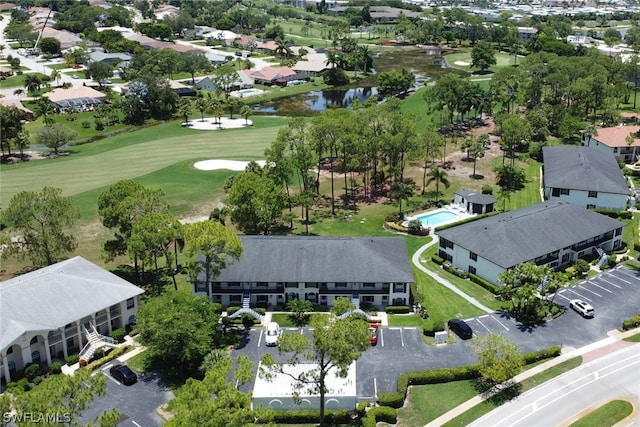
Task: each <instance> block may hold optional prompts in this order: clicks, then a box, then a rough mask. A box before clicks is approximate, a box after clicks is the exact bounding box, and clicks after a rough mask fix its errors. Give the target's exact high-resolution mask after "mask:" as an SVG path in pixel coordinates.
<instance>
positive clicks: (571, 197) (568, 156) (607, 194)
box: [542, 147, 629, 210]
mask: <svg viewBox="0 0 640 427" xmlns="http://www.w3.org/2000/svg"><path fill="white" fill-rule="evenodd" d="M542 153H543V156H544V166H543V171H544V173H543V180H544V198H545V199H546V200H550V199H554V200H555V199H557V200H564V201H566V202H569V203H571V204H574V205H577V206H581V207H583V208H587V209H590V208H601V209H613V210H624V209H626V208H627V199H628V198H629V187H628V186H627V180H626V179H625V177H624V175H622V172H621V171H620V167H619V166H618V162H617V161H616V159H615V157H614V156H613V154H611V153H608V152H603V151H602V150H597V149H595V148H590V147H544V148H543V150H542Z"/></svg>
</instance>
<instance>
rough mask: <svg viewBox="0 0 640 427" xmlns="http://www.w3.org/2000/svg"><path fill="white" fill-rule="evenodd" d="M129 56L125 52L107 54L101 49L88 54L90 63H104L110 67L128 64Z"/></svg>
mask: <svg viewBox="0 0 640 427" xmlns="http://www.w3.org/2000/svg"><path fill="white" fill-rule="evenodd" d="M131 58H132V56H131V54H130V53H127V52H112V53H108V52H105V51H104V50H102V49H97V50H94V51H93V52H91V53H89V60H90V61H91V62H106V63H109V64H111V65H114V64H119V63H121V62H123V61H125V62H128V61H131Z"/></svg>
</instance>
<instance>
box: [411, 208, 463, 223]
mask: <svg viewBox="0 0 640 427" xmlns="http://www.w3.org/2000/svg"><path fill="white" fill-rule="evenodd" d="M411 219H417V220H419V221H420V222H421V223H422V225H423V226H425V227H437V226H438V225H441V224H444V223H446V222H453V221H456V220H458V219H460V215H459V214H457V213H456V212H451V211H446V210H442V211H435V212H428V213H424V214H422V215H417V216H415V217H413V218H411Z"/></svg>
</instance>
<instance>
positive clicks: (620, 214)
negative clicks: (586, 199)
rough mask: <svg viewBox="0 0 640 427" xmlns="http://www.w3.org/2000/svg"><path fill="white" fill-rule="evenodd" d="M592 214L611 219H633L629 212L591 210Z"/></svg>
mask: <svg viewBox="0 0 640 427" xmlns="http://www.w3.org/2000/svg"><path fill="white" fill-rule="evenodd" d="M592 210H593V211H594V212H597V213H599V214H602V215H606V216H608V217H611V218H613V219H618V218H621V219H631V218H633V213H632V212H629V211H616V210H611V209H592Z"/></svg>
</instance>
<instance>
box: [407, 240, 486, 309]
mask: <svg viewBox="0 0 640 427" xmlns="http://www.w3.org/2000/svg"><path fill="white" fill-rule="evenodd" d="M432 238H433V240H432V241H431V242H429V243H427V244H426V245H424V246H422V247H421V248H420V249H418V250H417V251H416V253H414V254H413V257H411V261H412V262H413V264H414V265H415V266H416V267H418V268H419V269H420V270H421V271H423V272H424V273H426V274H428V275H429V276H431V277H432V278H433V279H434V280H435V281H436V282H438V283H440V284H441V285H444V286H445V287H447V288H449V289H451V290H452V291H453V292H455V293H456V294H458V295H460V296H461V297H462V298H464V299H465V300H467V301H468V302H469V303H471V304H473V305H475V306H476V307H478V308H479V309H480V310H483V311H484V312H486V313H494V312H495V310H492V309H490V308H489V307H487V306H486V305H484V304H481V303H480V302H479V301H478V300H477V299H475V298H473V297H470V296H469V295H467V294H465V293H464V292H462V291H461V290H460V289H458V288H457V287H456V286H455V285H454V284H453V283H451V282H449V281H448V280H447V279H444V278H442V277H440V276H439V275H438V274H436V273H434V272H432V271H431V270H429V269H428V268H426V267H425V266H424V265H422V263H421V262H420V257H421V256H422V253H423V252H424V251H426V250H427V249H429V248H430V247H431V246H433V245H435V244H437V243H438V242H439V239H438V236H436V235H432Z"/></svg>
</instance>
